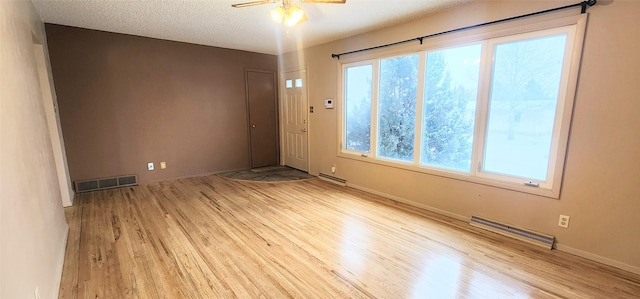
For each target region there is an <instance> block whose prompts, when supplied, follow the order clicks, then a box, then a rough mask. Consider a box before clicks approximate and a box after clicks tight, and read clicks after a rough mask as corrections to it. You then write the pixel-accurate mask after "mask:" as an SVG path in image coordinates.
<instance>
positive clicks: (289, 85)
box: [286, 79, 293, 88]
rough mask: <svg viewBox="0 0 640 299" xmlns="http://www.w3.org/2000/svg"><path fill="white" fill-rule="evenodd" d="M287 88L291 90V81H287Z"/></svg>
mask: <svg viewBox="0 0 640 299" xmlns="http://www.w3.org/2000/svg"><path fill="white" fill-rule="evenodd" d="M286 82H287V88H292V87H293V81H291V79H289V80H287V81H286Z"/></svg>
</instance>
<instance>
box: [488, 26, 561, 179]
mask: <svg viewBox="0 0 640 299" xmlns="http://www.w3.org/2000/svg"><path fill="white" fill-rule="evenodd" d="M565 43H566V35H557V36H549V37H544V38H536V39H528V40H520V41H517V42H508V43H503V44H499V45H497V46H496V47H495V57H494V66H493V81H492V83H491V99H490V105H489V120H488V126H487V136H486V138H487V139H486V145H485V156H484V163H483V165H484V170H485V171H487V172H493V173H498V174H505V175H510V176H517V177H523V178H528V179H534V180H540V181H545V180H546V178H547V169H548V166H549V155H550V152H551V140H552V137H553V128H554V122H555V120H556V115H555V112H556V106H557V104H558V90H559V86H560V76H561V73H562V64H563V60H564V50H565Z"/></svg>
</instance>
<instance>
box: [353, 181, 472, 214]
mask: <svg viewBox="0 0 640 299" xmlns="http://www.w3.org/2000/svg"><path fill="white" fill-rule="evenodd" d="M347 187H351V188H354V189H358V190H360V191H364V192H367V193H371V194H375V195H378V196H382V197H384V198H388V199H392V200H395V201H398V202H401V203H404V204H408V205H410V206H413V207H416V208H420V209H423V210H427V211H429V212H434V213H436V214H440V215H444V216H447V217H451V218H453V219H457V220H460V221H464V222H469V221H470V220H471V217H467V216H463V215H460V214H455V213H451V212H448V211H445V210H441V209H438V208H434V207H432V206H429V205H425V204H421V203H417V202H415V201H410V200H407V199H404V198H402V197H398V196H395V195H391V194H386V193H383V192H380V191H376V190H373V189H369V188H367V187H362V186H358V185H354V184H351V183H349V182H348V181H347Z"/></svg>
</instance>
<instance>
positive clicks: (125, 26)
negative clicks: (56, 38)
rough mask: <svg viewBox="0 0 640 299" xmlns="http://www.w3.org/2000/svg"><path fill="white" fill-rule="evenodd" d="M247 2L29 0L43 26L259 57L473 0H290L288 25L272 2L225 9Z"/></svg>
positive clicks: (331, 39) (334, 38) (329, 39)
mask: <svg viewBox="0 0 640 299" xmlns="http://www.w3.org/2000/svg"><path fill="white" fill-rule="evenodd" d="M248 1H252V0H32V2H33V4H34V5H35V7H36V10H37V11H38V13H39V14H40V16H41V17H42V19H43V21H44V22H46V23H53V24H61V25H68V26H75V27H82V28H89V29H96V30H103V31H109V32H117V33H126V34H132V35H139V36H147V37H153V38H159V39H166V40H174V41H182V42H188V43H194V44H202V45H209V46H216V47H223V48H230V49H238V50H245V51H252V52H259V53H267V54H280V53H286V52H290V51H293V50H295V49H296V48H297V47H309V46H313V45H318V44H322V43H326V42H329V41H333V40H338V39H342V38H345V37H348V36H353V35H357V34H360V33H364V32H367V31H372V30H375V29H379V28H383V27H386V26H391V25H395V24H399V23H403V22H407V21H410V20H413V19H417V18H420V17H423V16H425V15H428V14H433V13H435V12H438V11H441V10H444V9H448V8H451V7H453V6H458V5H461V4H464V3H467V2H470V1H474V0H347V2H346V3H345V4H312V3H302V2H300V1H298V0H292V3H294V4H296V5H298V6H300V7H302V8H303V9H304V10H305V12H306V14H307V17H308V20H307V21H306V22H304V23H302V24H299V25H298V26H296V27H294V28H288V27H285V26H283V25H281V24H277V23H275V22H273V21H272V20H271V18H270V15H269V12H270V11H271V10H272V9H273V8H275V7H276V6H277V5H278V4H265V5H259V6H252V7H245V8H233V7H231V4H234V3H239V2H248ZM278 2H280V1H278Z"/></svg>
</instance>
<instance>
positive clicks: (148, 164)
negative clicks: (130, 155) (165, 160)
mask: <svg viewBox="0 0 640 299" xmlns="http://www.w3.org/2000/svg"><path fill="white" fill-rule="evenodd" d="M153 168H154V167H153V162H149V163H147V170H153Z"/></svg>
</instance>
